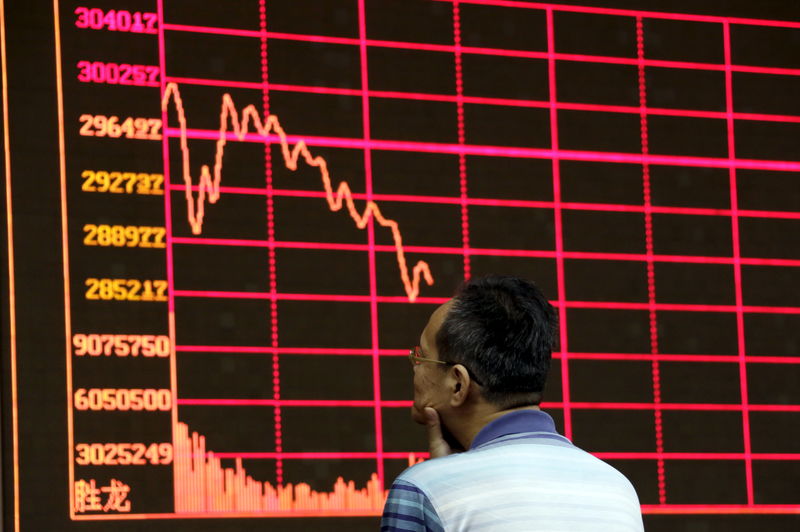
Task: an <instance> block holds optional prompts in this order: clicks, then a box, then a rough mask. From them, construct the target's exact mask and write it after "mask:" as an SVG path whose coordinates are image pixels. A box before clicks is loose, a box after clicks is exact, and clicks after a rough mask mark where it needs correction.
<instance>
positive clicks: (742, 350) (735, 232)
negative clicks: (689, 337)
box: [722, 21, 754, 505]
mask: <svg viewBox="0 0 800 532" xmlns="http://www.w3.org/2000/svg"><path fill="white" fill-rule="evenodd" d="M722 36H723V41H724V48H725V111H726V114H727V118H726V124H727V128H728V158H729V159H731V160H734V159H736V138H735V134H734V122H733V79H732V71H731V30H730V23H729V22H728V21H725V22H723V23H722ZM728 175H729V178H730V192H731V196H730V197H731V238H732V241H733V279H734V289H735V292H736V338H737V350H738V354H739V388H740V391H741V396H742V437H743V439H744V466H745V478H746V483H747V504H749V505H752V504H753V503H754V499H753V458H752V454H751V453H752V451H751V445H750V411H749V398H748V391H747V362H746V359H745V356H746V346H745V339H744V338H745V337H744V303H743V296H742V257H741V241H740V239H739V198H738V189H737V185H736V168H735V167H734V166H730V167H729V168H728Z"/></svg>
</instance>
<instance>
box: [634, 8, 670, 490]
mask: <svg viewBox="0 0 800 532" xmlns="http://www.w3.org/2000/svg"><path fill="white" fill-rule="evenodd" d="M636 57H637V69H636V70H637V73H638V82H639V106H640V113H639V129H640V134H641V144H642V155H643V156H644V155H647V154H649V153H650V141H649V136H648V124H647V113H646V112H645V107H646V106H647V82H646V79H645V59H644V29H643V27H642V17H636ZM642 197H643V200H644V205H643V207H644V226H645V227H644V229H645V248H646V249H647V252H646V255H647V257H646V259H647V260H646V265H647V303H648V320H649V322H650V353H651V354H653V355H657V354H658V318H657V314H656V281H655V268H654V266H653V214H652V202H651V188H650V165H648V164H647V163H644V164H642ZM651 373H652V378H653V403H654V404H655V405H656V407H655V409H654V411H653V418H654V419H653V421H654V429H655V437H656V453H655V454H656V469H657V476H658V502H659V503H660V504H666V503H667V487H666V477H665V475H664V458H663V453H664V430H663V425H662V419H661V408H660V406H659V404H660V403H661V370H660V367H659V363H658V360H657V359H656V358H655V356H654V357H653V359H652V362H651Z"/></svg>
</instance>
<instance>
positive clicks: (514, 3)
mask: <svg viewBox="0 0 800 532" xmlns="http://www.w3.org/2000/svg"><path fill="white" fill-rule="evenodd" d="M437 1H439V2H452V1H453V0H437ZM459 1H461V2H462V3H465V4H478V5H484V6H501V7H515V8H523V9H551V10H553V11H564V12H571V13H593V14H597V15H620V16H628V17H636V16H640V17H644V18H655V19H664V20H687V21H694V22H728V23H730V24H746V25H751V26H776V27H783V28H800V22H793V21H788V20H768V19H755V18H742V17H720V16H714V15H694V14H688V13H666V12H660V11H642V10H633V9H614V8H607V7H589V6H574V5H563V4H547V3H544V2H526V1H518V0H459Z"/></svg>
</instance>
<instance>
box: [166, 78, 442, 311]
mask: <svg viewBox="0 0 800 532" xmlns="http://www.w3.org/2000/svg"><path fill="white" fill-rule="evenodd" d="M170 101H172V102H173V103H174V104H175V108H176V110H177V113H178V122H179V123H180V128H179V130H178V133H179V134H178V136H179V138H180V143H181V152H182V163H183V181H184V184H185V185H186V191H185V198H186V205H187V209H188V219H189V224H190V225H191V228H192V232H193V233H194V234H199V233H200V232H201V230H202V225H203V217H204V213H205V203H206V201H208V202H210V203H216V202H217V200H219V197H220V191H219V188H218V187H219V185H220V182H221V180H222V156H223V153H224V149H225V144H226V143H227V139H228V137H229V136H230V135H233V138H235V139H238V140H242V139H244V138H245V137H247V136H248V127H249V125H250V122H251V121H252V125H253V128H254V129H255V130H256V131H257V132H258V134H257V136H258V138H259V142H264V141H265V140H266V141H270V137H274V136H275V135H270V134H269V133H270V132H274V133H275V134H277V140H278V142H279V143H280V146H281V153H282V155H283V159H284V164H285V165H286V167H287V168H288V169H289V170H292V171H294V170H296V169H297V163H298V160H299V159H300V157H302V158H303V160H304V161H305V162H306V164H307V165H309V166H312V167H316V168H318V169H319V172H320V177H321V179H322V183H323V186H324V189H325V192H326V193H327V201H328V208H329V209H330V210H331V211H333V212H336V211H339V210H341V209H342V208H343V207H347V211H348V214H349V215H350V217H351V218H352V219H353V221H354V222H355V223H356V226H357V227H358V228H359V229H364V228H369V227H371V226H370V223H369V222H370V220H372V219H374V220H375V221H377V222H378V223H379V224H380V225H381V226H382V227H386V228H388V229H389V230H390V231H391V232H392V237H393V239H394V244H395V247H396V255H397V264H398V267H399V269H400V278H401V280H402V282H403V287H404V288H405V291H406V294H407V295H408V299H409V301H414V300H415V299H416V298H417V296H418V294H419V284H420V280H421V278H424V279H425V282H426V283H427V284H428V285H432V284H433V276H432V275H431V272H430V268H429V266H428V264H427V263H426V262H424V261H418V262H417V263H416V264H415V265H414V267H413V269H412V275H413V278H411V277H410V276H409V271H408V265H407V263H406V258H405V251H404V249H403V237H402V235H401V233H400V228H399V226H398V224H397V222H395V221H394V220H391V219H389V218H385V217H384V216H383V213H382V212H381V211H380V208H379V207H378V205H377V204H376V203H375V202H372V201H368V202H367V205H366V206H365V208H364V211H363V213H359V212H358V210H357V209H356V207H355V203H354V201H353V197H352V193H351V190H350V186H349V185H348V183H347V182H346V181H341V182H340V183H339V186H338V188H337V189H336V193H335V194H334V191H333V187H332V184H331V179H330V175H329V173H328V165H327V162H326V161H325V159H323V158H322V157H320V156H316V157H314V156H313V155H312V154H311V152H310V151H309V150H308V148H307V145H306V142H305V141H304V140H302V139H298V140H297V141H296V142H295V144H294V147H293V148H291V149H290V148H289V140H288V137H287V135H286V133H285V131H284V130H283V128H282V127H281V125H280V123H279V121H278V118H277V117H276V116H275V115H269V116H267V118H266V119H265V123H264V121H262V120H263V119H262V118H261V115H260V113H259V112H258V111H257V110H256V108H255V106H253V105H248V106H247V107H245V108H244V109H243V110H242V119H241V121H240V120H239V111H238V110H237V109H236V106H235V104H234V103H233V99H232V98H231V96H230V94H227V93H225V94H223V96H222V108H221V111H220V128H219V131H218V132H217V149H216V155H215V157H214V160H215V164H214V171H213V177H212V173H211V170H210V169H209V167H208V165H203V166H202V167H201V171H200V178H199V185H200V192H199V194H198V196H197V198H195V197H194V195H193V194H192V192H191V187H192V185H193V181H194V180H193V178H192V176H191V174H190V168H191V165H190V162H189V154H190V152H189V146H188V140H187V139H188V130H187V127H186V114H185V112H184V109H183V101H182V99H181V96H180V91H179V89H178V86H177V85H175V84H174V83H169V84H167V85H166V92H165V93H164V96H163V97H162V99H161V107H162V109H163V110H164V111H166V109H167V107H168V106H169V103H170ZM229 118H230V121H231V127H232V128H233V132H232V133H229V132H228V131H227V129H228V119H229ZM206 195H208V198H207V199H206ZM369 230H370V229H368V231H369Z"/></svg>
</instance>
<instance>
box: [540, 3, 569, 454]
mask: <svg viewBox="0 0 800 532" xmlns="http://www.w3.org/2000/svg"><path fill="white" fill-rule="evenodd" d="M546 13H547V79H548V83H549V93H550V100H549V109H550V146H551V149H552V151H553V159H552V160H553V220H554V225H555V237H556V276H557V281H558V334H559V349H560V351H561V401H562V403H563V409H564V436H566V437H567V438H568V439H570V440H571V439H572V409H571V408H570V393H569V356H568V352H569V346H568V343H567V306H566V300H567V295H566V290H565V285H564V231H563V227H562V220H561V163H560V159H559V157H558V152H559V150H558V110H557V107H556V103H557V100H558V97H557V93H556V60H555V53H556V44H555V31H554V28H553V8H552V7H548V8H547V10H546Z"/></svg>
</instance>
